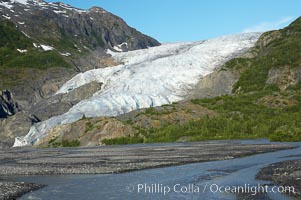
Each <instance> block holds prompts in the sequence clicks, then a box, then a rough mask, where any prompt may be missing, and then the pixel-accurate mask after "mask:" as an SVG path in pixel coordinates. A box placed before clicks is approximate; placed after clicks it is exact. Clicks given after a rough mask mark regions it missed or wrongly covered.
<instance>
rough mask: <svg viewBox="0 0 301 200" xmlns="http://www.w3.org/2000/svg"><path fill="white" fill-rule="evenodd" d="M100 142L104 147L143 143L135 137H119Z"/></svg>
mask: <svg viewBox="0 0 301 200" xmlns="http://www.w3.org/2000/svg"><path fill="white" fill-rule="evenodd" d="M101 142H102V143H103V144H105V145H113V144H114V145H118V144H137V143H143V138H141V137H137V136H135V137H120V138H113V139H103V140H102V141H101Z"/></svg>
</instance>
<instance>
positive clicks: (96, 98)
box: [14, 33, 261, 146]
mask: <svg viewBox="0 0 301 200" xmlns="http://www.w3.org/2000/svg"><path fill="white" fill-rule="evenodd" d="M260 35H261V34H260V33H243V34H237V35H229V36H223V37H219V38H215V39H210V40H204V41H199V42H184V43H172V44H163V45H161V46H158V47H151V48H148V49H143V50H136V51H130V52H121V53H116V52H112V51H110V50H108V51H107V52H108V53H110V54H111V55H112V56H113V58H114V59H116V60H118V61H120V62H122V63H123V64H121V65H118V66H115V67H108V68H101V69H93V70H90V71H87V72H84V73H80V74H77V75H76V76H75V77H73V78H72V79H71V80H69V81H67V82H66V83H65V84H64V85H63V86H62V87H61V88H60V89H59V91H58V92H57V94H60V93H68V92H70V91H71V90H74V89H75V88H78V87H80V86H82V85H85V84H88V83H90V82H92V81H97V82H101V83H103V87H102V89H101V90H100V91H98V92H96V93H95V94H94V95H93V97H91V98H89V99H85V100H83V101H81V102H79V103H78V104H76V105H75V106H73V107H72V108H71V109H70V110H69V111H68V112H66V113H65V114H63V115H60V116H55V117H52V118H50V119H48V120H46V121H43V122H40V123H37V124H35V125H34V126H32V127H31V129H30V131H29V133H28V134H27V135H26V136H24V137H18V138H16V139H15V144H14V146H26V145H32V144H34V143H36V142H37V141H39V139H41V138H42V137H43V136H45V135H46V134H47V132H48V131H49V130H50V129H51V128H53V127H55V126H56V125H59V124H67V123H72V122H75V121H77V120H79V119H81V118H82V116H83V115H85V116H87V117H96V116H116V115H119V114H123V113H127V112H130V111H132V110H136V109H140V108H147V107H153V106H160V105H163V104H169V103H172V102H176V101H180V100H182V99H183V98H184V97H185V96H186V95H187V94H188V93H189V91H191V89H192V88H193V87H194V85H195V84H196V83H197V82H198V81H199V80H200V79H201V78H202V77H203V76H205V75H208V74H210V73H212V72H213V70H214V69H216V68H217V67H219V66H221V65H222V64H223V63H225V62H226V61H228V60H229V59H231V58H233V57H236V56H238V55H239V54H241V53H243V52H245V51H246V50H247V49H249V48H250V47H252V46H253V45H254V43H255V42H256V41H257V39H258V38H259V36H260Z"/></svg>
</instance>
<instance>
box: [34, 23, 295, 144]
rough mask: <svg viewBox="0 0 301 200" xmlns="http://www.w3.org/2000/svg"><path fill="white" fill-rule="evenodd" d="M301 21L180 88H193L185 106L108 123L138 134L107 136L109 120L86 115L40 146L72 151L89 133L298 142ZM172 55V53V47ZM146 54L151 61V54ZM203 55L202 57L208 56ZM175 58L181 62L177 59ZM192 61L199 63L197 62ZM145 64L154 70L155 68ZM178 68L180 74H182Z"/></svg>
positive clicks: (122, 139)
mask: <svg viewBox="0 0 301 200" xmlns="http://www.w3.org/2000/svg"><path fill="white" fill-rule="evenodd" d="M300 22H301V18H299V19H297V20H296V21H295V22H293V23H292V24H291V25H290V26H288V27H286V28H284V29H282V30H277V31H271V32H267V33H264V34H262V35H261V36H260V38H259V39H258V40H257V42H256V43H255V44H254V47H252V48H250V49H249V50H248V51H246V52H244V53H242V54H240V55H239V56H238V57H237V58H233V59H230V60H229V61H228V62H226V63H225V64H223V65H222V66H220V68H217V69H216V70H211V72H212V73H209V74H208V75H207V76H205V77H203V78H201V79H200V80H199V82H198V83H195V84H196V85H195V87H192V88H191V89H192V90H185V88H187V87H181V86H179V88H181V89H180V91H187V93H186V94H187V96H186V98H185V99H184V100H183V101H180V102H178V103H173V104H170V105H163V106H159V107H152V108H148V109H139V110H136V111H132V112H129V113H126V114H123V115H119V116H117V117H115V118H107V119H105V121H110V120H113V119H114V120H116V119H117V120H119V121H121V122H122V123H123V129H126V130H131V129H132V134H129V133H126V132H122V133H124V134H121V135H120V136H119V137H117V138H114V137H110V134H107V132H106V134H104V135H102V136H101V133H102V128H103V127H99V126H98V125H96V124H99V123H100V122H101V121H102V122H103V120H100V121H98V122H96V123H93V120H96V119H97V118H86V116H84V118H82V119H81V120H80V122H74V123H71V125H70V124H68V125H59V126H56V127H55V128H53V129H50V130H49V132H48V133H49V134H48V135H46V136H45V137H43V139H41V140H40V142H37V143H35V144H36V145H38V146H53V144H58V145H59V146H68V145H69V143H66V140H67V141H68V140H69V141H73V142H74V141H77V143H76V144H77V145H87V143H86V142H85V140H82V139H81V138H85V134H87V135H89V134H91V133H94V134H95V135H98V134H100V135H98V136H99V137H98V138H97V139H95V140H91V141H93V142H94V144H95V143H98V144H127V143H140V142H172V141H193V140H208V139H246V138H269V139H271V140H273V141H300V140H301V132H300V131H301V129H300V127H301V124H300V121H301V114H300V113H301V110H300V109H301V107H300V103H301V96H300V94H301V91H300V73H299V71H300V70H299V68H300V60H301V54H300V49H301V48H300V44H301V36H300V34H301V28H300V24H301V23H300ZM211 50H212V49H211ZM207 51H208V50H207ZM169 52H171V53H172V52H173V51H170V50H169ZM176 52H180V51H176ZM130 54H131V52H129V53H128V54H124V53H121V54H116V55H115V54H114V56H113V57H115V58H116V59H117V60H122V61H124V62H125V63H127V62H128V63H131V62H132V60H131V59H132V58H133V57H127V56H128V55H130ZM135 55H136V54H135ZM138 55H139V54H138ZM147 55H148V56H149V57H150V58H152V54H147ZM176 55H178V54H176ZM202 56H204V54H202ZM202 56H200V59H204V57H202ZM164 58H165V57H164ZM177 58H178V57H177ZM206 58H208V57H206ZM134 60H135V61H136V62H138V63H139V62H140V61H143V60H142V59H140V58H139V56H137V57H136V58H135V59H134ZM171 60H173V61H177V62H179V63H181V64H182V62H180V60H179V59H171ZM142 63H143V62H142ZM171 63H173V62H172V61H171ZM193 63H197V61H196V60H194V62H193ZM145 65H147V66H149V63H147V64H145ZM164 66H165V67H166V65H164ZM176 71H177V73H179V74H181V73H180V72H181V71H180V70H179V69H177V70H176ZM197 71H198V70H197ZM150 74H151V73H150ZM87 75H88V74H87ZM87 75H83V76H81V77H75V78H74V79H72V80H71V81H68V82H67V83H66V84H65V85H64V86H63V87H62V88H61V89H60V90H59V93H60V92H64V91H65V92H67V91H68V90H69V89H70V90H71V91H72V89H74V88H76V87H78V86H80V85H81V84H85V83H86V82H87V79H86V77H90V78H91V76H87ZM181 77H182V75H181ZM176 78H177V76H176V75H173V79H176ZM146 79H147V78H146ZM190 79H191V78H190ZM76 80H77V81H76ZM92 80H98V79H97V75H96V76H95V77H94V78H93V76H92ZM101 80H103V79H101ZM118 80H120V79H118ZM168 80H169V81H170V80H172V78H170V79H168ZM88 82H89V81H88ZM77 84H78V85H77ZM113 85H114V84H113ZM165 85H166V84H165ZM171 85H177V84H171ZM144 87H145V86H144ZM125 88H126V87H125ZM142 91H143V90H142ZM101 92H103V91H101ZM101 92H100V93H97V95H95V99H97V98H99V96H98V95H99V94H101ZM173 94H175V92H173ZM207 97H211V98H209V99H208V98H207ZM128 104H130V103H128V102H126V105H128ZM116 105H118V104H117V102H116V101H114V104H112V105H111V107H110V108H111V109H109V111H110V110H114V106H116ZM81 111H82V110H81ZM65 116H66V115H65ZM46 123H47V122H46ZM41 124H43V123H41ZM79 124H80V126H79ZM64 126H67V127H72V130H79V129H80V127H81V129H82V130H83V131H76V134H74V133H73V131H71V130H70V131H69V129H68V130H67V131H62V130H63V129H64ZM76 127H78V129H77V128H76ZM107 130H108V129H107ZM114 130H117V129H114V128H113V129H111V130H110V131H112V132H114ZM32 133H33V132H32ZM74 135H80V137H73V136H74ZM111 136H112V135H111ZM63 141H64V142H65V145H63Z"/></svg>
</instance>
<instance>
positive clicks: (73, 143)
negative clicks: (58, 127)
mask: <svg viewBox="0 0 301 200" xmlns="http://www.w3.org/2000/svg"><path fill="white" fill-rule="evenodd" d="M56 139H57V138H55V139H52V140H50V141H49V143H48V147H53V148H58V147H79V146H80V141H78V140H72V141H69V140H62V141H61V142H55V140H56Z"/></svg>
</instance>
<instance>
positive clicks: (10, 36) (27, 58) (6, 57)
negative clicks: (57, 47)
mask: <svg viewBox="0 0 301 200" xmlns="http://www.w3.org/2000/svg"><path fill="white" fill-rule="evenodd" d="M33 42H35V41H33V40H32V39H30V38H27V37H26V36H25V35H24V34H23V33H22V32H20V31H19V30H18V29H17V28H16V27H15V25H14V24H13V23H12V22H10V21H8V20H0V67H1V68H5V67H6V68H12V67H17V68H20V67H27V68H35V69H45V68H50V67H69V64H68V63H67V62H66V61H65V60H64V59H63V58H62V56H61V55H60V54H59V53H58V52H57V51H46V52H44V51H41V50H39V49H36V48H34V46H33ZM17 49H20V50H27V52H24V53H20V52H19V51H18V50H17Z"/></svg>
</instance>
